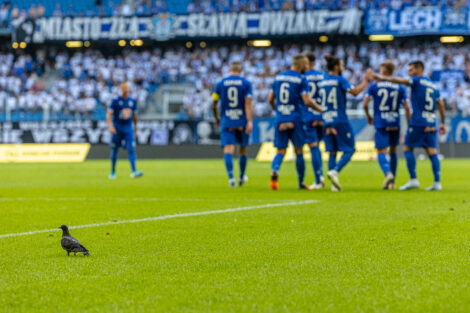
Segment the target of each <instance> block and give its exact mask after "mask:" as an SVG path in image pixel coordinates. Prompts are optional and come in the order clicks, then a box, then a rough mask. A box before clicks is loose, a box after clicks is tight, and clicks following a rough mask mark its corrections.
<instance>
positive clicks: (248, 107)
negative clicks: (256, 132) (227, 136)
mask: <svg viewBox="0 0 470 313" xmlns="http://www.w3.org/2000/svg"><path fill="white" fill-rule="evenodd" d="M245 113H246V128H245V133H246V134H250V133H251V131H252V129H253V101H252V99H251V97H246V98H245Z"/></svg>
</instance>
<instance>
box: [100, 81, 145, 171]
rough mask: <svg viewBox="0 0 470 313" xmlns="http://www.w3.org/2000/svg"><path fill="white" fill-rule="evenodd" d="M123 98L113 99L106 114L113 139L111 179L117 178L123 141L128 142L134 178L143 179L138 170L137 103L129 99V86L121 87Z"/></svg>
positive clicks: (125, 84) (126, 84)
mask: <svg viewBox="0 0 470 313" xmlns="http://www.w3.org/2000/svg"><path fill="white" fill-rule="evenodd" d="M120 88H121V96H120V97H118V98H116V99H113V101H112V102H111V105H110V106H109V108H108V112H107V114H106V121H107V122H108V129H109V131H110V132H111V134H112V137H111V174H109V178H110V179H115V178H116V162H117V159H118V152H119V148H120V147H121V144H122V141H125V142H126V149H127V154H128V157H129V163H130V165H131V169H132V173H131V177H132V178H137V177H141V176H142V175H143V173H142V172H141V171H138V170H137V169H136V160H137V157H136V153H135V139H136V138H137V102H136V101H135V99H133V98H130V97H129V92H130V90H129V84H128V83H127V82H123V83H121V85H120Z"/></svg>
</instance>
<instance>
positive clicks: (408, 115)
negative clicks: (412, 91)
mask: <svg viewBox="0 0 470 313" xmlns="http://www.w3.org/2000/svg"><path fill="white" fill-rule="evenodd" d="M403 108H404V109H405V116H406V121H407V122H408V124H409V123H410V120H411V108H410V104H409V102H408V101H405V102H403Z"/></svg>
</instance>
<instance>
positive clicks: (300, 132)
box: [274, 122, 305, 149]
mask: <svg viewBox="0 0 470 313" xmlns="http://www.w3.org/2000/svg"><path fill="white" fill-rule="evenodd" d="M289 139H290V140H291V141H292V144H293V145H294V147H303V145H304V143H305V133H304V128H303V123H302V122H296V123H294V128H293V129H288V130H279V127H277V125H276V132H275V136H274V146H275V147H276V148H278V149H285V148H287V145H288V144H289Z"/></svg>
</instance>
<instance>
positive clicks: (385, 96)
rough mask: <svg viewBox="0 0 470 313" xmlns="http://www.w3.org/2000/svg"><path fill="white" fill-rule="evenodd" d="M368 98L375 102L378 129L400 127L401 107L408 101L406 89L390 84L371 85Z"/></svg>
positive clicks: (375, 123)
mask: <svg viewBox="0 0 470 313" xmlns="http://www.w3.org/2000/svg"><path fill="white" fill-rule="evenodd" d="M367 97H369V98H372V100H373V101H374V126H375V127H376V128H387V127H400V113H399V109H400V105H403V103H404V102H405V100H406V90H405V87H403V86H402V85H399V84H395V83H390V82H386V81H383V82H378V83H374V84H372V85H370V87H369V89H368V90H367Z"/></svg>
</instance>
